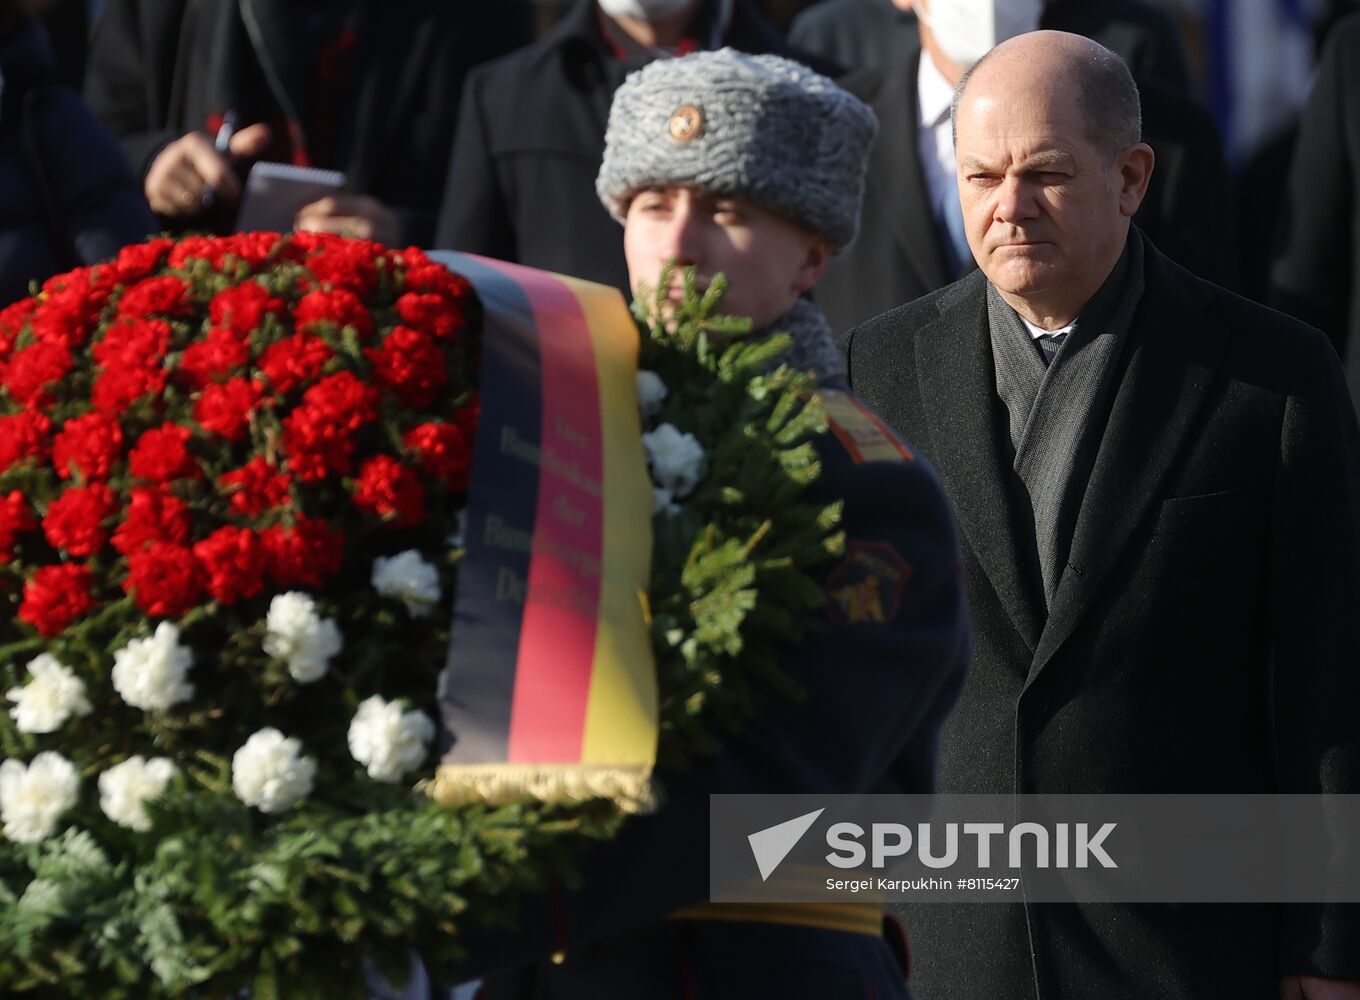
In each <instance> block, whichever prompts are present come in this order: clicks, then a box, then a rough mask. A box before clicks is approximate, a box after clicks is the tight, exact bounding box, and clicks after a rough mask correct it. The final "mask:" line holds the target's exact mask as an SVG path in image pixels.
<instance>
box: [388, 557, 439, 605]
mask: <svg viewBox="0 0 1360 1000" xmlns="http://www.w3.org/2000/svg"><path fill="white" fill-rule="evenodd" d="M373 587H374V589H375V590H377V591H378V593H380V594H382V595H383V597H399V598H401V600H402V601H403V602H404V603H405V604H406V610H407V611H409V612H410V613H411V617H412V618H424V617H425V616H426V615H428V614H429V613H430V612H431V611H432V610H434V606H435V605H436V604H438V603H439V570H437V569H435V568H434V567H433V566H431V565H430V564H429V563H427V562H426V561H425V560H424V559H422V558H420V553H419V552H417V551H416V550H415V549H407V550H406V551H405V552H402V553H401V554H400V555H395V556H391V557H390V558H389V557H388V556H378V558H376V559H374V560H373Z"/></svg>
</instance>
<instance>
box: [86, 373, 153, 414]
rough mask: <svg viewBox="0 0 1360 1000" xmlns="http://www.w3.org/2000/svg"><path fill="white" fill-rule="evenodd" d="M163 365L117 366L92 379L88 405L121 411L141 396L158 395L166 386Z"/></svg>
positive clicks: (105, 409) (115, 411) (102, 410)
mask: <svg viewBox="0 0 1360 1000" xmlns="http://www.w3.org/2000/svg"><path fill="white" fill-rule="evenodd" d="M165 381H166V373H165V369H163V368H116V369H113V370H111V371H106V372H102V373H101V374H100V375H99V376H98V377H97V378H95V380H94V391H93V392H91V393H90V405H92V406H93V407H94V408H95V409H96V410H98V411H99V412H100V413H121V412H122V411H124V410H126V409H127V408H128V407H129V406H131V405H132V404H133V403H135V402H136V401H137V400H139V399H141V398H142V397H143V396H159V395H160V394H161V392H163V391H164V389H165Z"/></svg>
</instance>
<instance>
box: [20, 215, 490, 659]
mask: <svg viewBox="0 0 1360 1000" xmlns="http://www.w3.org/2000/svg"><path fill="white" fill-rule="evenodd" d="M475 309H476V306H475V303H474V302H473V301H472V298H471V290H470V286H468V284H467V282H466V281H465V280H464V279H462V278H460V277H458V276H456V275H452V274H450V273H449V272H448V271H447V270H446V269H445V268H443V267H442V266H440V265H437V264H435V263H433V262H431V261H430V260H429V258H428V257H427V256H426V255H425V254H424V253H423V252H421V251H420V250H418V249H415V248H410V249H406V250H401V251H395V252H394V251H388V250H385V249H383V248H382V247H380V246H378V245H377V244H374V243H370V242H367V241H362V240H348V239H342V238H340V237H337V236H331V235H328V234H293V235H290V236H286V237H280V236H279V235H277V234H272V233H244V234H238V235H235V236H230V237H225V238H214V237H197V236H195V237H186V238H184V239H180V240H170V239H154V240H150V241H148V242H146V243H143V244H140V245H138V246H133V247H127V248H124V249H123V250H122V251H120V252H119V254H118V255H117V257H116V258H114V259H113V260H112V261H110V262H108V263H106V264H102V265H98V266H96V267H93V268H85V269H81V270H78V271H73V272H71V273H70V274H66V275H59V276H57V277H56V278H53V279H51V280H49V281H48V282H47V283H46V284H45V285H44V292H43V296H42V297H41V299H26V300H24V301H22V302H19V303H16V304H14V305H12V306H8V307H6V308H4V309H3V310H0V386H3V391H2V392H0V583H2V582H3V578H4V577H6V576H8V577H9V586H10V588H11V589H10V592H11V593H15V594H18V593H22V598H21V600H20V603H19V611H18V619H19V620H20V621H21V622H24V623H26V624H27V626H29V627H31V628H32V629H34V630H36V632H37V633H38V634H40V635H42V636H45V637H51V636H56V635H58V634H60V633H61V632H63V631H64V630H67V629H69V628H72V627H78V626H79V623H80V622H81V621H82V620H83V619H86V618H87V616H91V613H92V612H95V611H97V610H98V611H100V615H99V616H98V617H89V619H88V620H90V621H92V622H94V621H98V622H100V625H99V626H98V627H101V628H102V627H109V628H110V629H112V630H113V631H110V632H109V633H108V635H101V636H99V637H98V638H96V639H95V640H94V642H95V645H96V647H97V646H98V645H99V643H100V642H102V641H105V640H107V641H109V642H112V641H113V638H114V636H115V635H117V634H119V633H120V632H121V633H122V634H124V635H126V634H128V633H127V632H125V631H124V630H126V629H127V628H128V627H130V626H136V625H137V622H138V619H139V618H140V617H141V616H149V617H153V618H160V617H168V618H180V617H182V616H184V615H186V614H187V613H188V612H189V611H191V610H192V609H194V608H196V607H198V606H200V605H202V604H203V603H204V602H206V601H212V602H215V607H216V608H217V609H218V610H216V611H215V612H214V614H225V613H226V612H225V611H224V610H222V609H228V608H239V609H241V610H240V611H239V612H233V613H239V614H240V615H241V616H242V617H241V618H240V619H239V620H233V621H234V624H232V625H231V627H233V628H235V627H240V628H249V627H253V626H255V625H256V624H257V623H258V622H259V621H260V620H261V619H262V617H263V615H264V613H265V611H266V609H267V607H268V604H267V601H268V598H269V597H270V595H271V594H273V593H277V592H280V591H282V590H287V589H293V588H305V589H307V590H309V591H317V592H324V591H325V590H326V588H328V587H333V586H339V584H337V582H336V581H337V580H338V579H341V578H342V577H341V571H342V569H345V568H347V567H352V568H354V569H356V570H357V569H362V571H363V572H365V573H367V571H368V570H367V567H368V566H371V564H372V560H373V559H374V558H375V557H376V556H378V555H390V554H391V550H390V549H389V548H386V547H385V545H384V543H383V542H381V541H380V540H381V539H383V538H385V537H386V536H385V535H384V534H383V533H382V530H377V531H375V530H374V529H375V528H378V529H398V528H399V529H419V531H420V532H422V533H423V532H428V533H429V535H430V537H431V538H436V537H437V542H436V543H435V544H438V545H440V546H442V545H443V544H444V538H445V537H446V535H447V533H448V529H449V528H450V527H451V525H449V524H446V523H444V522H445V521H446V520H447V519H449V518H450V517H451V514H452V511H453V510H455V509H456V504H454V503H444V502H443V500H444V497H445V496H446V495H448V494H454V493H462V492H464V491H466V489H467V484H468V478H469V472H470V469H471V461H472V448H471V446H472V441H473V431H474V425H475V421H476V403H475V399H476V395H475V391H474V387H473V386H472V385H470V384H467V381H466V380H467V379H468V377H469V374H470V373H471V372H473V371H474V370H475V365H474V360H473V358H472V357H471V356H470V354H469V353H468V352H469V350H471V349H472V347H473V346H475V345H472V344H471V343H470V341H471V339H472V338H470V337H468V336H467V328H468V316H469V315H471V316H474V317H475V316H476V315H477V313H476V311H475ZM356 335H357V336H356ZM457 400H463V401H469V400H470V402H464V404H463V405H461V406H455V405H454V401H457ZM347 477H353V478H352V479H351V478H347ZM30 541H31V542H32V543H33V544H32V545H30V544H29V542H30ZM124 595H129V596H130V597H131V599H132V600H131V602H130V605H129V604H128V602H126V600H125V598H124ZM119 601H123V602H124V606H127V607H130V608H132V609H135V610H128V611H123V612H122V614H123V615H124V616H125V617H122V618H119V617H118V615H112V616H110V615H107V614H105V613H104V609H109V610H113V609H114V606H115V604H116V602H119ZM129 615H130V616H131V617H127V616H129ZM191 620H192V619H191Z"/></svg>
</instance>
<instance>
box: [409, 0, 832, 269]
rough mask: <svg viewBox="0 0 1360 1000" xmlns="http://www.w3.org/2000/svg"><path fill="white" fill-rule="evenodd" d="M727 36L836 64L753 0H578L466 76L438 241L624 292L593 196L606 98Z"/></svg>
mask: <svg viewBox="0 0 1360 1000" xmlns="http://www.w3.org/2000/svg"><path fill="white" fill-rule="evenodd" d="M644 6H646V5H644ZM667 6H669V7H674V6H675V5H674V4H669V5H667ZM722 46H730V47H732V48H735V49H739V50H741V51H742V52H750V53H757V54H759V53H771V54H774V55H782V56H787V57H789V58H794V59H798V60H799V61H801V62H804V63H806V64H808V65H810V66H811V67H812V68H813V69H815V70H817V71H819V72H822V73H825V74H827V75H833V76H834V75H836V72H837V71H836V68H835V67H832V66H828V65H827V64H825V63H823V62H822V61H820V60H815V59H810V58H806V57H799V56H798V55H797V54H796V53H794V52H793V51H792V50H791V49H790V48H789V47H788V45H787V44H786V43H785V42H784V40H783V39H782V38H781V37H780V35H779V34H778V32H776V31H775V30H774V28H773V27H771V26H770V25H769V24H768V23H767V22H766V21H765V20H764V19H763V18H762V17H761V16H760V15H759V14H758V13H757V12H756V10H755V7H754V4H752V3H751V2H750V0H686V2H685V3H683V5H682V6H681V7H680V9H679V11H678V12H671V13H668V14H666V15H665V16H664V17H658V19H657V20H655V21H648V20H645V19H642V18H636V17H627V16H622V15H618V16H612V17H611V16H610V15H608V14H606V13H605V11H604V10H603V9H602V5H601V4H599V3H597V2H596V0H577V2H576V3H575V4H574V5H573V6H572V8H571V10H570V11H568V13H567V15H566V16H565V17H564V18H563V19H562V21H561V22H560V23H559V24H558V25H557V26H556V27H555V28H554V29H553V30H552V31H551V32H550V33H549V34H548V35H547V36H546V37H544V38H543V39H542V40H541V41H540V42H538V43H537V44H536V45H534V46H532V47H531V48H528V49H525V50H524V51H523V52H517V53H515V54H514V55H511V56H508V57H506V58H505V59H501V60H498V61H497V62H494V63H492V64H490V65H488V66H485V67H482V68H480V69H478V70H477V71H476V72H474V73H472V74H471V75H470V76H469V78H468V85H467V92H466V93H465V94H464V97H463V109H462V112H461V114H460V115H459V120H458V139H457V142H456V145H455V148H454V152H453V160H452V162H451V163H450V165H449V172H448V182H447V184H446V185H445V187H444V204H443V207H442V208H441V209H440V213H439V227H438V231H437V234H436V237H435V245H436V246H439V247H447V248H450V249H453V250H463V251H467V252H470V253H478V254H483V255H485V256H488V257H496V258H498V259H500V260H510V261H515V262H517V263H520V264H525V265H528V266H530V267H538V268H542V269H543V270H547V271H556V272H558V273H562V274H572V275H575V276H576V277H579V278H586V279H588V280H590V281H597V282H600V283H601V284H605V285H614V286H615V287H617V288H619V289H623V290H627V288H628V272H627V268H626V267H625V266H624V261H623V249H622V247H621V246H620V244H619V238H618V231H617V230H616V229H615V228H614V225H613V223H612V222H611V221H610V219H609V215H608V214H607V213H606V212H605V210H604V209H603V208H602V207H601V206H600V202H599V199H598V198H597V197H596V196H595V174H596V173H597V172H598V171H599V169H600V159H601V156H602V155H603V152H604V129H605V121H606V119H607V118H608V116H609V102H610V100H611V98H612V97H613V95H614V91H615V89H616V88H617V87H618V86H619V84H621V83H622V82H623V78H624V77H625V76H627V75H628V73H629V72H630V71H632V70H635V69H638V68H639V67H641V66H643V65H645V64H646V63H648V62H650V61H651V60H652V59H655V58H656V57H657V56H658V55H665V54H668V53H672V52H673V53H678V54H683V53H685V52H689V51H696V50H703V49H715V48H720V47H722Z"/></svg>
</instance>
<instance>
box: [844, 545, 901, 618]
mask: <svg viewBox="0 0 1360 1000" xmlns="http://www.w3.org/2000/svg"><path fill="white" fill-rule="evenodd" d="M910 577H911V566H910V565H909V564H908V563H907V561H906V560H905V559H903V558H902V557H901V556H900V555H899V554H898V552H897V549H895V548H893V546H892V545H890V544H888V543H887V542H851V543H850V544H849V545H848V546H847V547H846V552H845V559H844V560H843V561H842V562H841V564H840V565H839V566H838V567H836V569H835V570H834V571H833V572H832V574H831V576H830V577H829V578H828V579H827V581H826V596H827V598H828V600H827V608H828V610H829V611H830V613H831V618H832V620H833V621H838V622H841V623H842V624H849V625H886V624H888V623H889V622H891V621H893V620H894V619H895V618H896V617H897V613H898V611H899V610H901V606H902V591H903V590H904V589H905V587H906V584H907V580H908V579H909V578H910Z"/></svg>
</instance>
